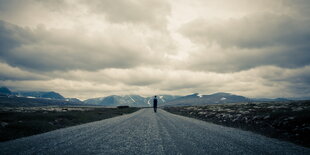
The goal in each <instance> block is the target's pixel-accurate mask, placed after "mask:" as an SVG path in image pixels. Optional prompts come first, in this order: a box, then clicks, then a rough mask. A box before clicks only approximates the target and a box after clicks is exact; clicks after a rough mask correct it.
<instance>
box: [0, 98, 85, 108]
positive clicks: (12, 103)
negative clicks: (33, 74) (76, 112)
mask: <svg viewBox="0 0 310 155" xmlns="http://www.w3.org/2000/svg"><path fill="white" fill-rule="evenodd" d="M77 105H79V106H80V105H84V104H83V102H74V101H66V100H55V99H46V98H29V97H17V96H1V97H0V107H35V106H77Z"/></svg>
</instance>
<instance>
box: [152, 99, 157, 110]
mask: <svg viewBox="0 0 310 155" xmlns="http://www.w3.org/2000/svg"><path fill="white" fill-rule="evenodd" d="M153 108H154V112H156V111H157V96H154V100H153Z"/></svg>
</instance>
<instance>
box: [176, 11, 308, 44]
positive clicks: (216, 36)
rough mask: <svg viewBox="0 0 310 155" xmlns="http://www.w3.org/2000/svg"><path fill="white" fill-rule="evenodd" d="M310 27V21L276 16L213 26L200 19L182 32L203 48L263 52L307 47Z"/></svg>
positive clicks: (270, 15) (255, 16) (267, 15)
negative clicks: (282, 47) (215, 45)
mask: <svg viewBox="0 0 310 155" xmlns="http://www.w3.org/2000/svg"><path fill="white" fill-rule="evenodd" d="M309 27H310V21H309V20H308V19H297V17H296V18H295V17H290V16H285V15H277V14H254V15H249V16H246V17H242V18H240V19H239V18H238V19H228V20H224V21H218V22H217V21H215V22H211V23H209V22H208V21H207V20H203V19H197V20H194V21H192V22H190V23H188V24H187V25H185V26H184V27H183V28H182V30H181V31H182V33H183V34H184V35H185V36H188V37H189V38H190V39H192V40H193V41H195V42H199V43H201V44H210V43H212V42H215V43H218V44H220V45H221V46H223V47H226V48H228V47H239V48H264V47H268V46H279V45H287V46H300V45H305V44H308V43H309V41H310V30H309Z"/></svg>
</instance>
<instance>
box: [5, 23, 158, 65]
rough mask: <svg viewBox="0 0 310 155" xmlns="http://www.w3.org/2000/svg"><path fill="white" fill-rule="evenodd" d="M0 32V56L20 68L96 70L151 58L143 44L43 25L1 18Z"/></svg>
mask: <svg viewBox="0 0 310 155" xmlns="http://www.w3.org/2000/svg"><path fill="white" fill-rule="evenodd" d="M0 32H1V34H0V45H1V47H0V50H1V53H0V59H1V60H2V61H5V62H7V63H8V64H10V65H12V66H17V67H20V68H26V69H32V70H39V71H50V70H71V69H73V70H74V69H82V70H83V69H85V70H98V69H103V68H128V67H133V66H136V65H139V64H141V63H143V62H145V61H148V62H150V63H151V62H152V60H151V59H150V55H148V53H147V51H143V50H144V49H143V48H141V47H138V46H137V45H130V44H127V43H122V42H114V41H113V40H112V39H113V38H112V37H111V38H109V37H108V38H96V39H94V40H86V39H85V38H84V36H83V35H79V34H78V33H77V34H74V33H71V32H66V31H62V30H47V29H45V28H44V27H37V28H36V29H32V30H30V29H26V28H21V27H18V26H15V25H12V24H9V23H6V22H4V21H1V22H0ZM107 34H108V33H107ZM97 39H98V40H99V39H101V40H100V41H98V40H97ZM110 39H111V40H110ZM132 43H135V42H132ZM142 53H144V54H142Z"/></svg>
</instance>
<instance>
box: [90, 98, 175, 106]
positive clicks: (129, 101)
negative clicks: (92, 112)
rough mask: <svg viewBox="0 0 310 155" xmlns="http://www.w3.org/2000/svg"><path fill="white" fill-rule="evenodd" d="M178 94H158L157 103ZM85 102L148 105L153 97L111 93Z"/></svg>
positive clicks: (160, 103) (168, 99)
mask: <svg viewBox="0 0 310 155" xmlns="http://www.w3.org/2000/svg"><path fill="white" fill-rule="evenodd" d="M179 97H180V96H173V95H158V105H159V106H160V105H164V104H166V103H168V102H170V101H172V100H174V99H177V98H179ZM84 103H86V104H94V105H103V106H119V105H128V106H133V107H149V106H151V105H152V104H153V97H142V96H140V95H124V96H118V95H111V96H107V97H100V98H92V99H87V100H85V101H84Z"/></svg>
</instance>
